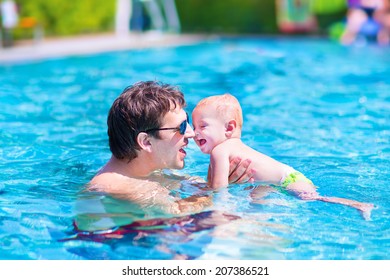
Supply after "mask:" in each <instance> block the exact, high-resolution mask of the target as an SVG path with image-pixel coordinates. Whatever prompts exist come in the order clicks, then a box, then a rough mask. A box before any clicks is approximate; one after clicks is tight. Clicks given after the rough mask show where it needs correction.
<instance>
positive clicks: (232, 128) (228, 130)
mask: <svg viewBox="0 0 390 280" xmlns="http://www.w3.org/2000/svg"><path fill="white" fill-rule="evenodd" d="M236 127H237V122H236V121H235V120H230V121H229V122H228V123H227V124H226V129H225V135H226V137H227V138H230V137H232V135H233V132H234V131H235V130H236Z"/></svg>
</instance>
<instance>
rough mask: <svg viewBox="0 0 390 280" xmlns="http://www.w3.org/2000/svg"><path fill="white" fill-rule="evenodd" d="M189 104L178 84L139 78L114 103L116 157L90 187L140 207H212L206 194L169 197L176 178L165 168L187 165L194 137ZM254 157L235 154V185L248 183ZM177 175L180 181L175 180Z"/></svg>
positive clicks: (111, 128) (111, 133)
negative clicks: (187, 156)
mask: <svg viewBox="0 0 390 280" xmlns="http://www.w3.org/2000/svg"><path fill="white" fill-rule="evenodd" d="M185 106H186V102H185V100H184V96H183V93H182V92H181V91H179V90H178V89H177V88H175V87H173V86H170V85H166V84H161V83H158V82H151V81H149V82H139V83H136V84H134V85H133V86H130V87H128V88H126V89H125V90H124V91H123V92H122V94H121V95H120V96H119V97H118V98H117V99H116V100H115V101H114V103H113V105H112V106H111V109H110V111H109V115H108V118H107V125H108V137H109V145H110V150H111V152H112V156H111V159H110V160H109V161H108V162H107V164H106V165H105V166H104V167H103V168H102V169H101V170H100V171H99V172H98V173H97V174H96V176H95V177H94V178H93V179H92V180H91V182H90V183H89V185H88V189H89V190H91V191H98V192H104V193H108V194H110V195H113V196H116V197H120V198H122V199H127V200H130V201H132V202H133V203H136V204H137V205H140V206H145V207H151V206H154V207H159V208H160V209H161V210H162V211H163V212H166V213H172V214H181V213H193V212H197V211H201V210H202V209H203V208H205V207H207V206H210V205H211V198H210V197H209V196H206V195H193V196H190V197H188V198H185V199H176V198H174V197H173V196H171V195H170V188H171V186H172V184H178V183H180V179H181V180H182V179H183V178H184V177H180V176H177V177H176V178H172V177H169V176H166V175H164V174H163V173H162V172H161V170H162V169H182V168H183V167H184V159H185V157H186V151H185V148H186V147H187V144H188V140H189V139H190V138H193V137H194V136H195V134H194V131H193V130H192V128H191V127H190V126H189V124H188V115H187V114H186V112H185V111H184V108H185ZM249 164H250V160H243V161H241V159H240V158H238V157H236V158H234V159H233V160H232V161H231V163H230V171H231V172H230V176H229V182H230V183H237V182H245V181H248V180H249V179H250V178H251V176H252V173H251V170H247V168H248V166H249ZM175 179H176V180H175Z"/></svg>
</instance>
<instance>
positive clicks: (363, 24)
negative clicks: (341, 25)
mask: <svg viewBox="0 0 390 280" xmlns="http://www.w3.org/2000/svg"><path fill="white" fill-rule="evenodd" d="M387 5H388V0H348V7H349V9H348V12H347V23H346V28H345V30H344V33H343V35H342V37H341V42H342V43H343V44H346V45H349V44H352V43H354V42H356V40H360V39H363V40H364V41H370V42H379V43H384V42H385V41H386V32H385V31H383V30H384V27H383V26H384V21H385V20H384V18H385V17H384V11H385V9H386V6H387Z"/></svg>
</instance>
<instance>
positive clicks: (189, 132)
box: [185, 123, 195, 138]
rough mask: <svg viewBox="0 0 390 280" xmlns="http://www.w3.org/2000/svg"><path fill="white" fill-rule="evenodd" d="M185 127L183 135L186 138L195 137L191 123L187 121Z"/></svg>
mask: <svg viewBox="0 0 390 280" xmlns="http://www.w3.org/2000/svg"><path fill="white" fill-rule="evenodd" d="M187 124H188V125H187V128H186V133H185V137H187V138H194V137H195V132H194V130H193V129H192V127H191V125H190V124H189V123H187Z"/></svg>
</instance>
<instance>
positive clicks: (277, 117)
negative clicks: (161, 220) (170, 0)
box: [0, 38, 390, 260]
mask: <svg viewBox="0 0 390 280" xmlns="http://www.w3.org/2000/svg"><path fill="white" fill-rule="evenodd" d="M389 65H390V49H389V48H380V47H377V46H365V47H349V48H347V47H343V46H340V45H338V44H336V43H333V42H329V41H327V40H323V39H300V38H295V39H286V38H262V39H221V40H214V41H210V42H204V43H201V44H198V45H194V46H184V47H177V48H158V49H147V50H134V51H126V52H115V53H107V54H101V55H91V56H83V57H78V56H75V57H66V58H61V59H53V60H47V61H41V62H31V63H26V64H15V65H2V66H0V108H1V111H0V163H1V164H0V248H1V250H0V259H72V260H81V259H174V258H189V259H276V260H283V259H334V260H338V259H348V260H349V259H364V260H371V259H389V258H390V253H389V252H390V251H389V249H388V248H390V188H389V184H388V183H389V179H390V176H389V175H390V162H389V154H390V145H389V138H390V137H389V136H390V122H389V120H390V67H389ZM139 80H160V81H164V82H166V83H172V84H176V85H179V86H180V87H181V89H182V90H183V91H184V93H185V97H186V100H187V102H188V111H191V110H192V109H193V108H194V106H195V104H196V103H197V102H198V101H199V100H200V99H201V98H203V97H206V96H208V95H212V94H221V93H224V92H230V93H232V94H234V95H235V96H237V98H238V99H239V101H240V102H241V104H242V107H243V112H244V128H243V141H244V142H245V143H246V144H248V145H250V146H252V147H253V148H255V149H257V150H259V151H261V152H263V153H265V154H268V155H270V156H272V157H274V158H276V159H278V160H280V161H282V162H285V163H287V164H289V165H291V166H293V167H295V168H296V169H298V170H300V171H302V172H303V173H305V175H306V176H307V177H309V178H311V179H312V180H313V182H314V183H315V184H316V185H318V186H319V192H320V193H321V194H322V195H327V196H340V197H345V198H350V199H355V200H359V201H364V202H369V203H373V204H375V209H374V210H373V212H372V216H371V220H370V221H366V220H364V219H363V218H362V217H361V216H360V214H359V212H358V211H356V210H355V209H352V208H348V207H345V206H340V205H335V204H327V203H323V202H304V201H301V200H299V199H297V198H295V197H293V196H290V195H288V194H285V193H273V194H272V195H271V197H270V199H272V200H273V201H274V203H270V204H259V203H256V201H255V200H253V197H252V193H253V189H254V187H255V186H251V185H250V184H246V185H234V186H231V187H230V188H229V189H226V190H225V191H221V193H216V194H215V197H214V201H215V206H213V207H211V208H210V209H208V211H207V212H205V213H202V214H201V215H198V216H196V217H195V218H196V219H190V218H191V217H190V218H189V221H190V222H189V224H187V226H185V225H184V226H182V227H180V226H178V225H175V224H173V225H166V226H165V227H162V230H159V231H155V232H154V231H149V232H146V233H143V234H140V233H139V232H129V233H128V234H125V235H124V236H123V237H121V238H118V239H117V238H115V239H107V240H100V239H98V238H89V239H88V238H86V239H83V238H75V236H74V232H73V231H72V229H73V225H72V222H73V220H74V218H75V216H76V215H77V214H78V213H77V210H75V209H76V208H75V204H76V201H80V200H81V201H90V202H91V204H90V205H91V209H86V208H88V207H86V206H85V205H84V210H83V211H84V212H85V211H86V213H87V214H88V211H90V213H91V215H90V216H93V215H95V216H94V217H95V218H96V219H103V218H104V217H106V216H109V215H111V216H115V215H116V214H117V213H122V214H123V213H125V214H126V215H122V216H121V217H122V218H123V217H125V218H123V220H121V221H119V222H118V223H122V224H124V223H125V222H126V221H127V220H128V221H129V222H131V221H133V220H136V219H153V218H155V217H158V214H155V215H156V216H155V217H153V216H151V215H150V213H149V214H148V215H146V214H145V213H143V212H142V209H134V207H130V206H128V205H127V206H126V203H125V202H123V201H115V200H112V199H111V198H109V197H106V196H104V195H103V194H95V196H93V197H88V198H87V199H85V200H83V197H82V195H80V193H79V192H80V190H82V189H83V187H84V185H85V184H86V183H87V182H88V181H89V180H90V179H91V178H92V176H93V175H94V174H95V173H96V172H97V170H98V169H99V168H100V167H101V166H102V165H103V164H104V163H105V162H106V161H107V160H108V158H109V157H110V152H109V149H108V144H107V135H106V116H107V111H108V109H109V107H110V105H111V103H112V102H113V100H114V99H115V98H116V97H117V96H118V94H119V93H120V92H121V91H122V89H123V88H124V87H126V86H127V85H130V84H132V83H134V82H136V81H139ZM187 151H188V155H187V160H186V167H185V169H183V170H180V171H178V172H177V173H178V174H182V175H184V174H190V175H193V176H200V177H202V178H205V177H206V170H207V166H208V157H207V156H206V155H203V154H201V153H200V152H199V150H198V148H197V147H196V145H195V144H194V143H193V142H191V143H190V145H189V147H188V149H187ZM194 188H195V187H194V186H192V185H191V184H190V183H189V182H187V181H183V186H182V187H181V188H179V189H177V190H176V192H177V195H182V196H185V195H188V194H189V193H191V192H192V191H194ZM95 202H97V203H95ZM102 204H103V206H104V204H106V205H105V206H104V207H105V208H103V210H101V209H100V210H99V209H98V208H99V207H100V206H102ZM94 205H96V209H93V206H94ZM107 205H108V206H107ZM106 206H107V207H106ZM109 206H110V207H109ZM107 209H113V210H107ZM110 211H112V212H113V213H110ZM220 213H228V214H231V215H234V217H239V218H238V219H231V220H229V219H228V221H224V222H223V223H220V224H218V225H216V224H215V222H213V219H212V218H213V217H214V216H220ZM210 217H211V218H210ZM217 220H219V218H218V217H217ZM202 222H203V227H202V226H199V224H202ZM204 224H206V225H209V226H204Z"/></svg>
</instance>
